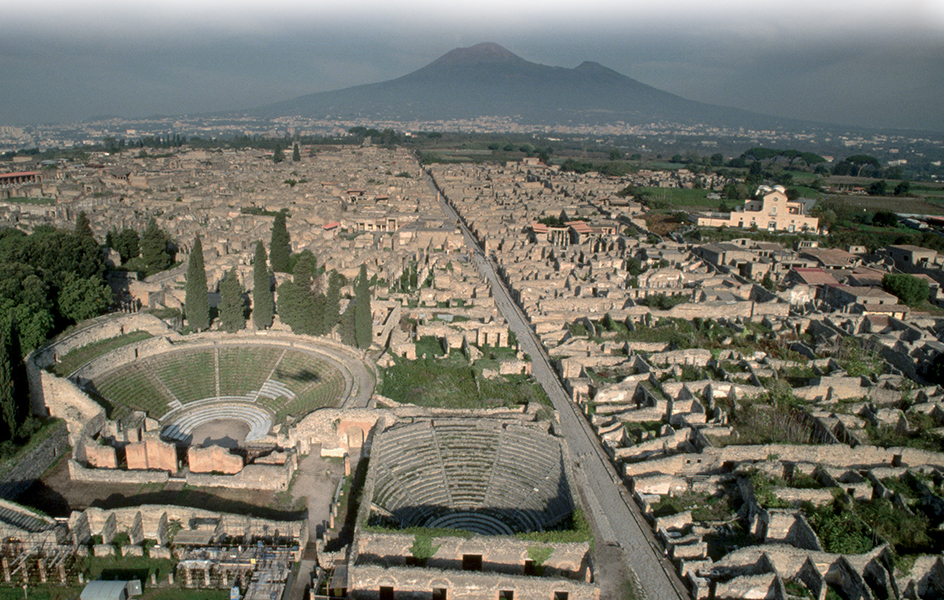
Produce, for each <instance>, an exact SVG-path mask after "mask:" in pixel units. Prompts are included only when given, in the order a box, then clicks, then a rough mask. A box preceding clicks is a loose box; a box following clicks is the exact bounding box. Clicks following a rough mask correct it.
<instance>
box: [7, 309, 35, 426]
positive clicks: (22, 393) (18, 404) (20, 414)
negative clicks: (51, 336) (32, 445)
mask: <svg viewBox="0 0 944 600" xmlns="http://www.w3.org/2000/svg"><path fill="white" fill-rule="evenodd" d="M6 347H7V356H8V357H9V358H10V370H11V372H12V373H13V414H14V419H15V420H16V423H17V426H16V428H15V431H14V432H13V433H14V434H16V433H22V432H23V428H22V425H23V424H24V423H26V421H28V420H29V419H30V418H31V417H30V415H31V414H32V409H31V408H30V397H29V374H28V373H27V372H26V362H25V361H24V358H25V357H24V356H23V347H22V346H21V345H20V327H19V323H17V320H16V315H15V314H13V313H12V312H11V313H10V328H9V331H8V333H7V342H6Z"/></svg>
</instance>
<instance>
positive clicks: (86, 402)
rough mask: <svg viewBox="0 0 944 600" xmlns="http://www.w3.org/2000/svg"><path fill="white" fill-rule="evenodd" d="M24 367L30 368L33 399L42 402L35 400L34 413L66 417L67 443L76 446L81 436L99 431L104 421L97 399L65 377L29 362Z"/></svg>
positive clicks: (92, 435)
mask: <svg viewBox="0 0 944 600" xmlns="http://www.w3.org/2000/svg"><path fill="white" fill-rule="evenodd" d="M27 369H28V370H29V371H30V372H31V376H30V394H31V396H32V395H33V393H34V392H37V395H36V397H34V400H36V399H37V398H38V402H41V404H39V405H37V404H36V403H35V402H34V404H33V413H34V414H37V415H47V416H50V417H56V418H57V419H62V420H63V421H65V422H66V427H68V429H69V443H70V444H71V445H72V446H73V447H74V446H78V445H79V442H80V440H82V439H83V438H85V437H94V436H95V435H96V434H97V433H98V432H99V431H101V429H102V427H104V425H105V409H104V408H102V407H101V406H100V405H99V404H98V403H97V402H95V401H94V400H92V399H91V398H89V397H88V396H87V395H86V394H85V393H84V392H83V391H82V390H80V389H79V388H78V387H76V385H75V384H74V383H72V382H71V381H69V380H68V379H63V378H61V377H56V376H55V375H53V374H52V373H49V372H47V371H44V370H42V369H38V368H37V367H36V366H35V365H32V364H31V363H29V362H27ZM34 375H35V379H34V377H33V376H34ZM34 381H35V382H38V385H37V383H34Z"/></svg>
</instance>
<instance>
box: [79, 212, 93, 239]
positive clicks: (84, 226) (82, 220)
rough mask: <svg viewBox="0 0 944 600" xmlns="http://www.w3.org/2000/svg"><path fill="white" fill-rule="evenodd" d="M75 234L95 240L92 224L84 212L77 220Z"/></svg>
mask: <svg viewBox="0 0 944 600" xmlns="http://www.w3.org/2000/svg"><path fill="white" fill-rule="evenodd" d="M75 232H76V233H77V234H78V235H81V236H83V237H89V238H92V239H95V236H94V234H92V224H91V223H90V222H89V218H88V215H86V214H85V211H84V210H83V211H81V212H80V213H79V216H78V217H76V219H75Z"/></svg>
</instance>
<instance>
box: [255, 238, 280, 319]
mask: <svg viewBox="0 0 944 600" xmlns="http://www.w3.org/2000/svg"><path fill="white" fill-rule="evenodd" d="M269 281H270V279H269V264H268V258H266V251H265V246H263V245H262V242H256V256H255V259H254V261H253V271H252V323H253V325H255V326H256V329H268V328H269V327H272V315H273V313H274V312H275V301H274V300H273V298H272V286H271V285H270V284H269Z"/></svg>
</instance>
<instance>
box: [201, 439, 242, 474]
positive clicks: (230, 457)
mask: <svg viewBox="0 0 944 600" xmlns="http://www.w3.org/2000/svg"><path fill="white" fill-rule="evenodd" d="M187 464H188V465H189V467H190V472H191V473H213V472H217V473H223V474H225V475H234V474H236V473H239V472H240V471H242V470H243V458H242V457H241V456H237V455H236V454H231V453H230V452H229V451H228V450H227V449H226V448H223V447H221V446H210V447H209V448H198V447H196V446H191V447H190V448H188V449H187Z"/></svg>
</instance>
